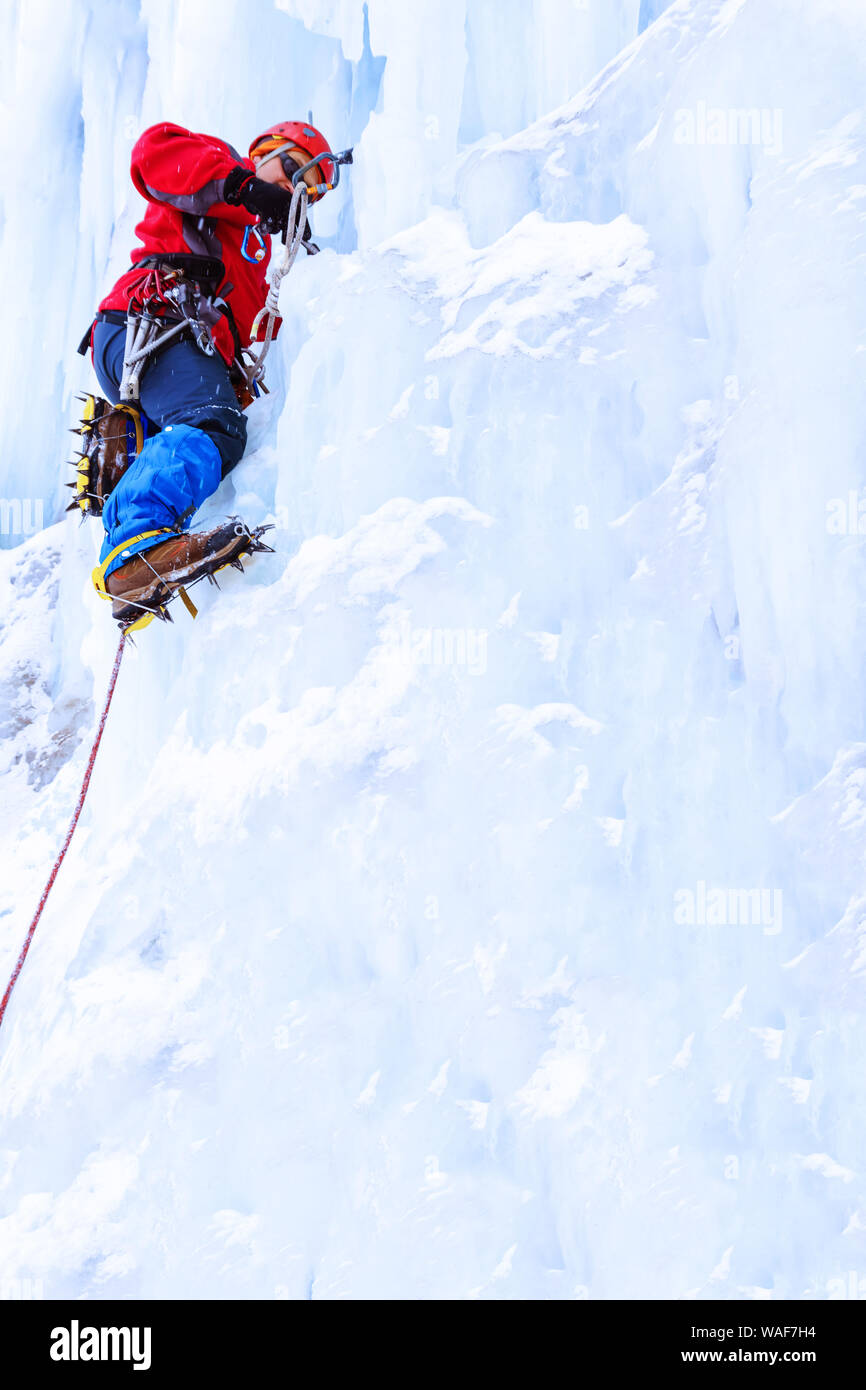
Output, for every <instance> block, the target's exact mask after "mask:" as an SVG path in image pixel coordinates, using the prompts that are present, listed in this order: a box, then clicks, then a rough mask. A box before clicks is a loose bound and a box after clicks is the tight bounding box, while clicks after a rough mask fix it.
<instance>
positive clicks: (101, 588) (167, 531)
mask: <svg viewBox="0 0 866 1390" xmlns="http://www.w3.org/2000/svg"><path fill="white" fill-rule="evenodd" d="M172 534H173V533H172V530H171V527H170V526H160V527H159V529H158V530H157V531H142V533H141V535H140V536H132V537H131V539H130V540H128V541H121V543H120V545H116V546H115V547H114V549H113V550H112V551H111V552H110V553H109V554H108V555H106V557H105V559H104V560H103V561H102V563H101V564H99V565H97V566H96V569H95V570H94V571H93V573H92V575H91V579H92V580H93V587H94V589H95V590H96V592H97V593H98V594H99V597H100V598H108V599H110V598H113V597H114V595H113V594H109V593H108V591H107V590H106V588H105V571H106V570H107V569H108V566H109V565H110V564H111V562H112V560H113V559H114V557H115V555H120V554H121V553H122V551H124V550H128V549H129V547H130V546H131V545H137V544H138V542H139V541H146V540H149V539H150V537H151V536H170V535H172ZM131 558H132V557H131V556H130V559H131Z"/></svg>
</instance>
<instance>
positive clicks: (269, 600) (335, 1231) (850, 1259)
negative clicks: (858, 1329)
mask: <svg viewBox="0 0 866 1390" xmlns="http://www.w3.org/2000/svg"><path fill="white" fill-rule="evenodd" d="M864 40H866V13H864V11H863V8H862V5H860V4H859V3H854V0H825V3H822V4H821V5H815V4H813V3H807V0H742V2H740V0H736V2H735V0H724V2H723V0H674V3H672V4H670V5H667V6H666V5H664V4H662V3H659V0H621V3H612V0H581V3H579V4H575V3H573V0H533V2H532V3H529V0H520V3H518V0H513V3H512V2H511V0H508V3H506V0H503V3H502V4H501V5H500V4H499V3H497V4H496V5H495V6H494V5H492V4H490V3H489V0H446V3H444V4H443V3H441V0H437V3H433V0H429V3H428V0H418V3H417V4H415V3H413V5H411V6H409V5H405V4H403V3H397V0H370V4H369V6H368V7H363V6H362V5H361V4H359V3H356V0H285V3H283V4H282V5H281V7H279V8H277V7H273V8H272V7H271V6H269V5H267V4H265V3H264V2H263V0H261V3H257V4H256V5H254V6H250V5H246V6H239V5H236V4H235V3H233V2H232V0H222V3H221V4H219V5H216V6H214V5H205V4H204V3H203V0H196V2H195V3H189V4H185V5H183V6H180V7H177V6H173V5H169V4H167V3H161V0H148V3H146V4H144V5H143V6H141V7H140V8H139V6H138V4H133V3H132V0H129V3H117V4H112V5H95V4H89V3H84V0H79V3H78V4H74V5H69V6H64V7H58V6H56V5H54V4H48V3H47V0H41V2H40V0H30V3H28V4H27V5H25V6H20V7H18V9H17V10H16V12H15V16H14V31H13V32H11V33H10V35H9V42H8V45H7V47H6V50H5V52H4V54H3V63H4V81H3V84H2V93H3V97H2V99H3V103H4V111H5V113H6V114H7V117H8V116H9V114H10V113H14V120H13V119H7V120H4V121H3V122H0V132H2V135H0V141H2V148H3V155H4V159H5V160H6V161H7V163H6V167H10V163H9V161H14V159H18V158H19V157H20V145H19V142H20V131H21V130H22V129H24V128H26V129H28V131H29V137H28V142H27V143H28V152H32V151H33V150H35V149H38V150H39V152H40V161H41V163H40V176H41V178H42V180H43V181H42V183H41V185H40V189H39V192H38V195H37V194H36V193H33V191H32V188H31V186H30V184H28V185H27V191H26V193H25V190H24V188H23V186H22V185H20V184H17V183H12V182H9V181H7V183H6V185H5V187H4V189H3V227H2V237H3V241H2V247H3V270H4V284H5V285H6V291H5V292H6V295H7V310H8V312H10V313H12V314H13V315H15V316H17V321H18V325H19V327H18V331H17V332H16V334H15V335H14V338H10V337H9V336H8V335H7V338H6V340H5V345H4V347H3V351H4V352H5V353H6V354H7V355H6V358H5V361H4V370H3V371H2V372H0V392H2V397H0V401H2V418H3V420H4V445H5V447H4V451H3V457H2V459H0V469H2V471H3V488H4V490H5V496H6V497H7V498H15V497H26V496H29V495H33V496H37V497H38V496H42V497H44V499H45V507H46V521H50V522H52V523H53V522H56V521H57V519H58V518H59V516H60V511H59V507H60V505H61V502H60V489H59V487H57V486H56V477H57V472H58V462H59V459H60V457H61V456H62V453H61V451H62V449H63V447H64V445H63V438H64V434H63V431H64V429H65V427H66V425H67V424H68V423H69V417H70V416H71V413H72V401H71V396H72V392H73V390H74V389H76V388H78V387H79V386H81V385H83V384H86V383H87V382H88V380H89V377H88V375H87V369H86V366H85V365H84V364H80V359H77V358H75V357H74V354H73V351H72V350H73V348H74V344H75V341H76V340H77V337H78V335H79V333H80V331H81V330H82V329H83V327H84V325H85V323H86V320H87V315H88V313H89V310H90V307H91V305H92V304H93V302H94V300H95V298H96V296H97V294H98V293H99V292H100V290H101V289H102V287H103V286H105V285H106V284H107V283H108V282H109V281H110V278H111V276H112V274H114V272H115V271H116V270H117V268H118V267H119V266H120V265H121V264H122V263H123V261H124V258H125V254H126V251H127V249H128V246H129V241H130V233H131V227H132V225H133V223H134V221H135V217H136V209H135V199H134V198H133V196H132V194H131V192H130V191H129V189H128V187H127V173H126V165H127V160H128V152H129V148H130V146H131V143H132V140H133V139H134V138H135V134H136V133H137V131H138V129H140V127H141V125H142V124H144V123H147V122H149V121H151V120H154V119H157V118H161V117H168V118H171V119H175V120H178V121H181V122H189V123H190V124H191V125H192V126H193V127H195V128H198V129H213V130H215V131H218V132H220V133H222V134H224V135H226V136H227V138H229V139H230V140H232V141H233V142H234V143H235V144H237V145H239V146H242V145H243V144H244V143H245V140H246V138H247V137H248V136H249V135H250V134H252V133H254V132H255V131H257V130H258V129H260V128H261V127H263V126H264V125H266V124H268V123H269V122H270V121H272V120H273V119H275V118H278V117H279V116H281V115H283V114H284V113H285V107H286V93H287V92H289V93H291V94H294V96H292V98H291V99H292V100H294V101H296V102H297V103H298V104H299V108H301V109H303V110H304V111H306V109H307V108H308V107H312V109H313V111H314V115H315V117H316V119H317V120H318V122H319V123H320V124H321V125H322V126H323V128H324V129H325V130H326V131H327V132H328V133H329V134H330V135H331V136H332V138H333V139H334V141H335V142H336V143H340V144H342V143H350V142H351V141H354V142H355V144H356V164H355V166H354V168H353V169H352V171H351V172H350V173H349V175H348V176H347V178H346V180H345V183H346V189H345V194H344V188H343V184H342V183H341V187H340V192H339V194H338V195H337V197H336V198H333V199H329V200H326V202H325V205H324V206H323V208H322V210H321V213H318V212H317V214H316V226H317V235H318V236H319V237H320V239H321V241H322V243H323V245H324V246H325V248H326V249H325V250H324V251H323V253H322V255H321V256H319V257H317V258H315V259H313V260H310V261H308V262H305V263H303V264H299V265H297V266H296V268H295V269H294V270H293V272H292V275H291V277H290V278H289V280H288V281H287V282H286V283H285V285H284V287H283V306H284V309H285V328H284V331H283V333H282V335H281V337H280V339H279V343H278V345H277V347H275V349H274V351H273V364H274V370H273V373H272V378H271V382H272V386H273V394H272V395H271V396H270V397H269V398H268V399H266V400H264V401H261V402H258V403H257V404H256V405H255V406H254V407H253V409H252V411H251V414H250V425H251V445H250V450H249V452H248V455H247V457H246V458H245V460H244V461H243V463H242V464H241V465H240V466H239V468H238V469H237V470H236V472H235V474H234V475H233V476H232V478H231V479H230V480H229V481H227V482H226V483H225V484H224V485H223V487H222V488H221V489H220V492H219V493H218V494H217V496H216V497H215V498H214V499H212V501H211V502H210V503H209V504H208V507H207V509H206V515H208V516H215V515H224V514H226V513H227V512H235V511H238V512H241V513H242V514H243V515H244V516H245V517H246V518H247V519H248V520H249V521H250V522H261V521H265V520H267V519H270V520H272V521H274V522H275V523H276V528H277V529H276V531H275V532H274V533H273V534H274V535H275V536H276V542H275V544H276V546H277V554H276V555H275V556H273V557H261V558H259V559H257V560H256V561H255V563H253V564H251V565H250V566H249V568H248V572H247V574H246V575H245V576H241V575H237V574H234V573H232V572H229V573H228V577H227V578H226V579H225V581H224V583H223V592H222V594H220V595H218V594H216V593H215V592H212V591H210V590H207V591H205V592H203V593H201V612H200V615H199V617H198V619H197V621H196V623H195V624H194V625H193V624H191V623H190V622H189V621H188V620H187V619H186V617H185V615H184V614H183V613H179V615H178V621H177V623H176V625H175V627H174V628H173V629H169V630H167V631H166V630H163V629H162V628H160V630H159V631H154V630H153V627H152V628H151V629H149V630H148V631H147V632H145V633H143V634H142V635H141V638H140V640H139V643H138V646H137V648H136V649H135V650H130V651H129V652H128V653H127V655H126V657H125V659H124V668H123V670H122V673H121V678H120V682H119V685H118V690H117V694H116V697H115V704H114V707H113V710H112V715H111V720H110V724H109V727H108V730H107V732H106V736H105V741H104V744H103V749H102V752H101V754H100V759H99V762H98V764H97V768H96V772H95V774H94V779H93V783H92V787H91V793H90V799H89V802H88V807H87V810H86V811H85V814H84V817H83V818H82V822H81V826H80V828H79V831H78V834H77V836H76V840H75V842H74V844H73V848H72V849H71V851H70V854H69V856H68V858H67V861H66V863H65V865H64V868H63V870H62V874H61V876H60V878H59V879H58V882H57V885H56V888H55V890H54V893H53V895H52V898H51V901H50V906H49V908H48V910H47V911H46V913H45V916H44V918H43V920H42V923H41V925H40V928H39V932H38V934H37V937H36V941H35V945H34V947H33V951H32V953H31V957H30V959H29V961H28V964H27V967H26V969H25V972H24V974H23V975H22V977H21V980H20V982H19V985H18V988H17V991H16V994H15V997H14V1003H13V1005H12V1007H11V1009H10V1012H9V1015H8V1017H7V1020H6V1023H5V1024H4V1027H3V1030H2V1033H0V1274H2V1276H3V1278H4V1279H7V1280H8V1279H14V1278H18V1279H20V1280H31V1281H33V1280H37V1281H42V1285H43V1287H44V1292H45V1294H46V1296H48V1297H64V1296H84V1297H91V1298H94V1297H95V1298H102V1297H106V1298H107V1297H120V1298H124V1297H135V1296H139V1295H141V1296H151V1297H165V1298H172V1297H181V1296H196V1297H201V1298H227V1297H232V1296H240V1297H265V1298H271V1297H275V1298H281V1297H287V1298H303V1297H314V1298H345V1297H359V1296H360V1297H388V1298H394V1297H411V1298H427V1297H433V1298H443V1297H457V1298H462V1297H467V1298H469V1297H474V1298H496V1299H503V1298H504V1299H510V1298H527V1297H531V1298H540V1299H569V1298H575V1297H579V1298H583V1297H590V1298H610V1297H615V1296H619V1297H647V1296H651V1297H655V1298H659V1297H661V1298H689V1297H692V1298H705V1297H722V1298H732V1299H751V1298H755V1299H784V1298H801V1297H807V1298H826V1297H828V1296H832V1292H833V1290H837V1289H838V1288H839V1287H841V1286H842V1284H844V1285H845V1286H846V1287H847V1286H848V1283H847V1282H846V1281H848V1275H849V1272H850V1271H851V1270H855V1271H856V1270H858V1269H862V1268H863V1261H864V1260H866V1244H864V1242H866V1187H864V1171H863V1141H864V1124H863V1119H862V1117H863V1114H864V1113H866V1080H864V1070H863V1066H862V1055H863V1018H864V1012H863V999H864V995H863V989H864V977H866V893H864V883H863V862H864V850H866V752H864V750H866V734H864V723H863V712H862V711H863V697H862V691H863V685H864V680H863V677H864V657H863V652H864V645H866V630H864V629H866V619H864V614H866V604H864V599H866V593H864V565H863V533H864V532H866V522H863V524H862V528H861V525H860V500H861V499H860V489H861V488H862V487H863V486H864V483H866V478H864V460H863V439H864V425H866V413H864V406H863V393H862V379H863V364H864V360H866V358H864V349H866V337H864V324H866V280H864V277H863V273H862V272H863V233H864V218H866V197H864V190H866V157H864V152H866V115H864V112H863V106H862V103H863V96H862V93H863V77H864V72H863V68H864V53H866V44H864ZM193 47H195V49H196V52H197V59H196V64H195V69H194V71H193V72H192V74H191V69H190V64H189V61H188V53H189V52H190V51H192V48H193ZM229 49H231V51H232V53H233V55H234V56H233V65H232V66H233V73H234V74H235V80H233V81H232V83H222V82H219V83H214V82H210V81H205V80H204V78H203V77H202V76H201V74H205V73H207V72H208V71H210V70H214V69H216V70H221V68H222V65H223V63H224V55H225V52H226V51H227V50H229ZM37 196H38V206H34V198H35V197H37ZM22 381H25V382H26V383H27V385H28V388H29V391H30V397H29V402H28V406H27V410H26V412H25V411H23V410H22V409H21V406H20V383H21V382H22ZM66 438H69V436H66ZM4 543H5V544H7V545H10V546H11V547H12V548H11V549H9V550H8V552H7V553H6V554H5V555H4V556H3V557H2V558H3V566H2V572H0V584H2V592H3V603H4V608H3V617H2V620H0V621H2V628H0V693H2V698H3V701H4V704H3V710H2V722H0V733H2V738H0V759H2V767H3V768H4V772H5V778H6V780H5V784H4V790H5V795H4V798H3V811H2V819H0V831H2V850H3V863H4V867H5V872H4V875H3V880H2V885H0V969H2V973H3V976H4V978H5V976H6V975H7V973H8V970H9V969H10V968H11V964H12V962H13V959H14V957H15V955H16V953H17V950H18V947H19V944H20V941H21V938H22V936H23V933H24V931H25V930H26V926H27V923H28V921H29V918H30V915H31V913H32V910H33V907H34V905H35V902H36V901H37V899H38V895H39V892H40V890H41V888H42V885H43V882H44V879H45V876H46V873H47V870H48V868H49V867H50V863H51V860H52V857H53V854H54V852H55V849H56V847H57V846H58V844H59V842H60V840H61V838H62V834H63V831H64V828H65V825H66V822H67V819H68V816H69V814H70V812H71V810H72V807H73V805H74V800H75V795H76V791H77V787H78V785H79V782H80V778H81V775H82V771H83V765H84V759H85V757H86V749H87V746H88V743H89V740H90V737H91V735H92V730H93V726H94V721H95V718H96V714H97V708H98V704H99V702H100V700H101V698H102V692H103V691H104V688H105V684H106V681H107V678H108V673H109V670H110V666H111V659H112V652H113V648H114V642H115V633H114V631H113V629H112V626H111V623H110V621H109V620H108V619H107V617H106V613H105V612H104V611H103V608H102V605H100V604H99V603H98V601H97V600H96V599H95V597H94V595H93V593H92V590H91V589H90V588H89V581H88V574H89V569H90V566H91V565H92V563H93V557H94V554H95V550H96V547H97V544H98V537H97V535H96V534H95V532H93V531H87V530H84V529H79V528H78V527H77V525H76V523H74V522H73V521H69V520H67V521H65V522H62V523H60V524H52V525H49V526H48V527H47V529H46V530H45V531H43V532H41V533H39V534H38V535H36V536H33V537H30V538H22V537H14V536H7V537H4ZM200 592H201V591H200V590H199V591H197V597H198V593H200ZM777 893H779V894H781V898H780V899H779V900H778V902H779V904H780V910H779V911H776V899H775V896H774V895H775V894H777ZM768 909H769V910H768ZM840 1281H841V1283H840Z"/></svg>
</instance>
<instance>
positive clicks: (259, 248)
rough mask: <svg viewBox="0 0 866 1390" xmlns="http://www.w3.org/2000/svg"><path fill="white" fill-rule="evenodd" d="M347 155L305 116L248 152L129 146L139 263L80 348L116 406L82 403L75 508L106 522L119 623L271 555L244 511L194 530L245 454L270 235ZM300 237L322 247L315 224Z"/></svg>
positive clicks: (170, 134)
mask: <svg viewBox="0 0 866 1390" xmlns="http://www.w3.org/2000/svg"><path fill="white" fill-rule="evenodd" d="M349 162H351V152H349V151H347V152H344V153H343V154H342V155H335V154H333V153H332V151H331V150H330V149H329V147H328V143H327V141H326V140H325V138H324V136H323V135H322V134H321V132H320V131H318V130H316V129H315V128H314V127H313V126H312V125H310V124H307V123H305V122H303V121H284V122H282V123H280V124H279V125H275V126H272V127H270V129H268V130H266V131H265V132H264V133H263V134H262V135H259V136H257V138H256V139H255V140H254V141H253V143H252V144H251V146H250V149H249V158H247V159H244V158H242V157H241V156H240V155H239V154H238V153H237V151H236V150H234V149H232V147H231V145H228V144H226V142H225V141H223V140H219V139H216V138H215V137H214V136H210V135H197V134H194V133H193V132H192V131H189V130H184V129H182V128H181V127H180V126H177V125H171V124H168V123H167V122H162V123H160V124H159V125H155V126H151V127H150V128H149V129H148V130H146V131H145V132H144V134H143V135H142V136H141V137H140V138H139V140H138V141H137V143H136V144H135V146H134V148H133V151H132V166H131V174H132V181H133V184H134V185H135V187H136V189H137V190H138V192H139V193H140V194H141V195H142V197H143V198H145V199H146V201H147V208H146V211H145V214H144V217H143V219H142V221H141V222H140V223H139V225H138V227H137V228H136V236H137V238H138V240H139V243H140V244H139V245H137V246H136V247H135V249H134V251H133V252H132V266H131V268H130V269H129V270H128V271H126V272H125V273H124V274H123V275H122V276H121V277H120V279H119V280H118V281H117V283H116V284H115V286H114V288H113V289H112V290H111V291H110V293H109V294H107V295H106V296H105V298H104V299H103V300H102V303H101V304H100V305H99V310H98V312H97V315H96V318H95V320H94V322H93V324H92V327H91V328H90V329H89V330H88V334H87V336H86V338H85V341H84V343H83V344H82V348H81V351H86V350H87V347H88V345H89V346H90V348H91V351H92V357H93V366H94V369H95V372H96V375H97V377H98V379H99V383H100V386H101V387H102V390H103V391H104V392H105V395H106V396H107V397H108V400H109V401H110V402H111V406H109V404H108V402H104V401H98V400H96V399H94V398H92V397H91V398H88V400H87V405H86V407H85V419H84V421H83V422H82V430H81V434H82V436H83V438H84V444H83V447H82V455H81V460H80V463H79V464H78V465H77V468H78V473H77V481H76V483H75V484H73V486H75V487H76V489H77V491H76V498H75V501H74V502H73V503H72V504H71V505H72V506H73V507H74V506H79V507H80V508H81V510H82V511H83V512H85V513H87V512H89V513H91V514H96V515H101V517H102V521H103V524H104V527H105V539H104V542H103V545H102V550H101V552H100V565H99V567H98V568H97V570H95V571H94V582H95V583H96V587H97V589H98V590H101V592H102V593H103V595H104V596H105V597H110V598H111V599H112V600H113V605H112V613H113V615H114V617H115V618H117V619H118V621H119V622H120V623H121V626H127V627H131V626H132V625H134V624H135V625H138V626H141V625H143V624H144V623H145V622H148V621H150V619H151V617H152V616H154V615H156V616H159V617H165V616H167V615H166V609H165V604H166V603H167V602H168V601H170V599H171V598H172V597H173V596H174V594H175V593H178V592H179V593H180V594H181V596H182V597H183V598H184V601H185V602H188V600H187V599H186V594H185V587H186V586H188V585H189V584H191V583H195V582H196V580H198V579H201V578H203V577H205V576H206V575H213V573H214V572H215V571H216V570H217V569H220V568H222V567H223V566H224V565H226V564H232V563H235V564H238V565H239V564H240V560H239V557H240V556H241V555H243V554H247V553H249V552H250V551H251V550H257V549H268V547H266V546H264V545H263V544H262V543H261V541H259V539H258V536H259V534H260V531H261V530H262V529H264V528H259V530H258V531H253V532H251V531H249V530H248V528H247V527H246V526H245V525H244V523H243V522H240V521H239V520H238V519H237V518H231V519H229V520H227V521H225V522H224V523H223V524H221V525H219V526H216V527H214V528H213V529H211V530H205V531H198V532H190V531H189V527H190V525H191V523H192V518H193V516H194V514H195V512H196V510H197V508H198V507H199V506H200V505H201V503H202V502H203V501H204V500H205V498H206V497H208V496H209V495H210V494H211V493H212V492H214V490H215V489H216V488H217V487H218V485H219V483H220V481H221V479H222V478H224V477H225V476H226V474H227V473H229V472H230V470H231V469H232V468H234V466H235V464H236V463H237V462H238V460H239V459H240V457H241V455H242V454H243V452H244V446H245V443H246V433H247V430H246V419H245V417H244V414H243V410H244V407H245V406H246V405H248V404H249V403H250V401H251V400H252V398H253V393H254V392H255V390H256V385H255V383H254V382H253V381H252V380H251V377H250V373H249V371H248V370H246V369H245V364H244V346H245V345H246V344H247V343H249V342H250V336H251V330H252V329H253V324H254V320H255V319H256V316H257V315H259V313H260V311H261V310H262V307H263V305H264V301H265V296H266V293H267V281H266V277H265V271H266V268H267V265H268V260H269V254H270V249H271V244H270V238H271V235H277V234H280V233H282V235H283V239H284V240H285V237H286V233H287V221H288V218H289V213H290V207H291V204H292V197H293V191H294V188H295V185H296V184H297V183H298V182H299V179H301V178H302V179H303V180H304V183H305V184H306V197H307V200H308V201H309V202H310V203H314V202H316V201H317V200H318V199H320V198H321V197H323V196H324V194H325V192H327V191H328V189H330V188H332V187H334V186H335V185H336V183H337V182H339V166H340V164H341V163H349ZM295 203H296V208H299V207H300V206H302V200H301V199H300V198H296V200H295ZM295 215H296V218H297V219H298V220H300V217H301V215H302V214H300V212H297V211H296V214H295ZM304 220H305V218H304ZM294 231H295V228H289V229H288V232H289V234H290V235H291V233H292V232H294ZM303 244H304V245H305V246H306V249H307V250H308V251H309V252H311V253H313V252H315V251H316V250H317V249H318V248H317V247H315V245H314V244H313V243H312V242H311V241H310V227H309V223H308V222H306V221H305V226H304V229H303ZM277 326H278V324H277ZM141 344H144V345H145V347H146V348H147V352H146V355H144V356H141V355H140V352H139V349H140V347H141ZM137 352H139V355H138V360H137V361H133V360H132V359H133V358H135V357H136V354H137ZM251 387H252V391H251V390H250V388H251ZM112 407H113V408H112Z"/></svg>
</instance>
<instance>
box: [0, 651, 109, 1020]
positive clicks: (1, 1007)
mask: <svg viewBox="0 0 866 1390" xmlns="http://www.w3.org/2000/svg"><path fill="white" fill-rule="evenodd" d="M125 642H126V633H123V634H122V635H121V638H120V641H119V643H118V645H117V654H116V655H115V658H114V666H113V667H112V671H111V680H110V681H109V683H108V694H107V696H106V698H105V707H104V708H103V711H102V718H101V719H100V721H99V728H98V729H97V730H96V738H95V739H94V740H93V747H92V748H91V750H90V757H89V758H88V759H87V771H86V772H85V774H84V781H83V782H82V784H81V792H80V793H79V797H78V805H77V806H76V807H75V814H74V815H73V817H72V820H71V821H70V824H69V829H68V830H67V832H66V839H65V840H64V841H63V848H62V849H61V851H60V853H59V854H58V856H57V858H56V860H55V861H54V868H53V869H52V870H51V877H50V878H49V880H48V882H47V883H46V885H45V888H44V889H43V891H42V897H41V898H40V899H39V906H38V907H37V909H36V915H35V917H34V918H33V921H32V922H31V923H30V928H29V930H28V932H27V935H26V937H25V938H24V945H23V946H22V947H21V952H20V954H19V956H18V960H17V961H16V962H15V969H14V970H13V971H12V978H11V979H10V981H9V983H8V985H7V986H6V993H5V994H4V995H3V1000H2V1002H0V1024H2V1023H3V1017H4V1014H5V1013H6V1005H7V1004H8V1003H9V998H10V995H11V994H12V991H13V989H14V988H15V983H16V981H17V979H18V976H19V975H20V974H21V968H22V966H23V965H24V962H25V960H26V959H27V952H28V951H29V950H30V943H31V941H32V940H33V934H34V932H35V931H36V928H37V926H38V924H39V918H40V917H41V916H42V909H43V908H44V906H45V904H46V902H47V901H48V894H49V893H50V892H51V889H52V888H53V887H54V880H55V879H56V877H57V874H58V871H59V869H60V865H61V864H62V863H63V859H64V856H65V854H66V851H67V850H68V849H69V843H70V841H71V839H72V836H73V835H74V834H75V827H76V825H77V824H78V817H79V816H80V815H81V808H82V806H83V805H84V798H85V797H86V796H87V788H88V787H89V786H90V775H91V773H92V772H93V764H94V763H95V762H96V755H97V753H98V752H99V745H100V743H101V742H102V734H103V731H104V729H105V721H106V719H107V718H108V710H109V707H110V705H111V697H112V695H113V694H114V687H115V686H116V685H117V677H118V673H119V671H120V663H121V660H122V659H123V647H124V643H125Z"/></svg>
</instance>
